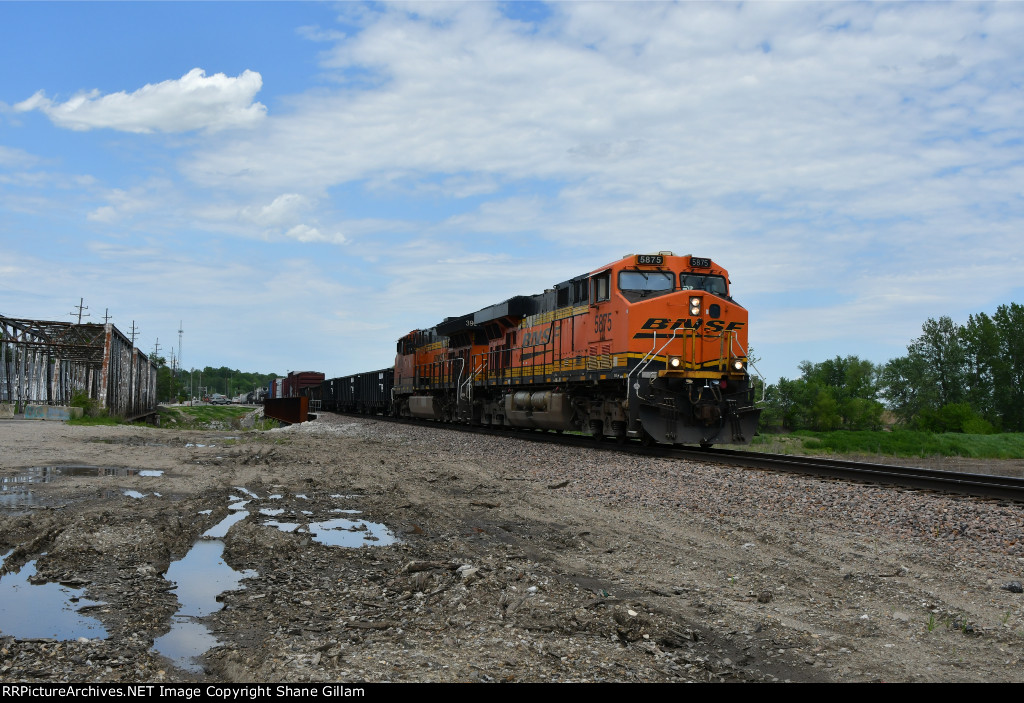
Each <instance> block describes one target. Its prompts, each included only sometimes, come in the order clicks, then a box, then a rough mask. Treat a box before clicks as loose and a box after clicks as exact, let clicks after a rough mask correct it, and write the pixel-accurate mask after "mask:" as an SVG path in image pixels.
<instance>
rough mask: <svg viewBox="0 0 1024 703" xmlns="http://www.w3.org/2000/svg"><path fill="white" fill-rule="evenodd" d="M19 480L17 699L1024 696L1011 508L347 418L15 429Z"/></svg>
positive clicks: (8, 531) (1021, 573) (1018, 550)
mask: <svg viewBox="0 0 1024 703" xmlns="http://www.w3.org/2000/svg"><path fill="white" fill-rule="evenodd" d="M73 466H77V467H100V468H79V469H72V468H69V467H73ZM45 467H63V468H62V469H55V470H54V469H51V470H47V469H46V468H45ZM990 468H991V467H990ZM993 470H998V467H994V468H993ZM0 479H3V480H4V483H3V488H4V490H3V493H2V494H0V556H2V558H3V568H2V573H3V576H2V578H0V680H2V681H4V682H13V681H32V682H57V681H70V682H117V681H129V682H155V681H177V682H189V681H198V682H234V681H242V682H326V681H340V682H358V681H371V682H372V681H487V682H490V681H513V682H514V681H567V682H576V681H622V682H668V681H801V682H802V681H1021V680H1024V668H1022V666H1021V663H1022V662H1021V659H1022V647H1021V645H1022V643H1024V594H1021V593H1018V592H1015V590H1016V588H1014V584H1015V583H1016V584H1018V586H1019V582H1021V581H1024V505H1019V504H1008V503H1003V502H998V501H992V500H979V499H970V498H957V497H949V496H943V495H936V494H929V493H923V492H916V491H909V490H896V489H889V488H880V487H873V486H867V485H860V484H853V483H840V482H830V481H823V480H817V479H812V478H804V477H798V476H789V475H784V474H777V473H771V472H764V471H758V470H750V469H739V468H729V467H721V466H711V465H702V464H699V463H693V462H684V461H669V460H649V459H637V458H633V457H629V456H626V455H621V454H616V453H610V452H598V451H594V450H590V449H578V448H559V447H552V446H549V445H540V444H535V443H530V442H528V441H524V440H521V439H518V438H516V437H514V436H510V437H508V438H487V437H484V438H481V437H477V436H468V435H464V434H457V433H452V432H448V431H445V430H443V429H439V428H434V427H429V426H423V427H409V426H396V425H392V424H388V423H384V422H380V421H377V420H373V419H352V418H342V417H337V416H333V415H323V416H322V417H321V418H320V419H318V420H316V421H313V422H309V423H305V424H302V425H296V426H292V427H289V428H285V429H280V430H272V431H269V432H242V431H238V430H230V429H225V430H210V431H198V432H197V431H174V430H167V429H158V428H149V427H136V426H119V427H70V426H66V425H63V424H60V423H49V422H24V421H0ZM19 579H20V580H19ZM197 580H198V581H199V582H205V583H207V585H208V586H210V585H211V584H212V586H215V587H212V586H211V587H210V588H206V589H205V590H206V591H209V592H208V593H197V592H194V590H199V591H202V590H203V589H193V587H192V585H190V584H192V583H193V582H195V581H197ZM55 583H62V584H64V586H63V591H62V593H64V595H65V596H66V597H68V598H70V599H71V603H72V606H69V609H68V610H67V611H62V612H65V614H66V617H65V619H70V620H74V619H75V618H79V619H83V618H84V619H88V620H89V621H90V622H91V623H93V624H91V625H89V624H84V623H83V622H78V623H71V624H70V625H71V634H70V635H66V634H65V635H61V634H59V633H58V632H57V627H58V626H57V625H52V626H50V625H48V626H45V627H44V629H43V630H42V631H33V630H32V629H31V627H30V626H29V625H31V623H30V624H29V625H24V624H22V623H19V622H18V621H17V620H16V618H14V616H13V614H12V613H10V612H9V611H10V609H9V608H8V609H6V610H5V609H4V607H3V604H4V603H6V602H11V600H10V596H9V595H8V594H9V592H13V590H17V591H18V592H19V593H26V592H27V593H29V594H30V597H37V595H36V594H41V593H42V590H43V589H45V588H47V584H49V587H51V588H53V589H57V587H56V586H55V585H54V584H55ZM5 589H6V590H5ZM12 589H13V590H12ZM33 589H40V590H39V591H38V592H37V591H34V590H33ZM57 590H60V589H57ZM38 598H40V599H41V598H42V596H41V595H38ZM40 602H42V601H41V600H40ZM82 603H86V605H85V606H84V607H83V606H82ZM75 608H80V609H81V611H82V612H79V613H76V612H75ZM67 624H68V623H63V622H62V623H60V626H62V627H63V626H64V625H67ZM46 627H49V629H46ZM75 627H77V628H78V629H77V630H76V629H75ZM90 628H91V629H90ZM51 630H52V631H51ZM196 643H198V644H196Z"/></svg>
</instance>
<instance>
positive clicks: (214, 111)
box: [14, 68, 267, 133]
mask: <svg viewBox="0 0 1024 703" xmlns="http://www.w3.org/2000/svg"><path fill="white" fill-rule="evenodd" d="M262 87H263V78H262V77H261V76H260V74H259V73H256V72H255V71H248V70H247V71H244V72H243V73H242V74H241V75H239V76H237V77H235V78H232V77H229V76H226V75H224V74H223V73H217V74H215V75H212V76H207V75H206V72H205V71H203V70H202V69H199V68H194V69H192V70H191V71H189V72H188V73H186V74H185V75H184V76H182V77H181V78H179V79H178V80H167V81H163V82H161V83H155V84H151V83H147V84H146V85H145V86H143V87H142V88H139V89H138V90H136V91H135V92H133V93H126V92H124V91H121V92H118V93H110V94H108V95H100V93H99V91H96V90H93V91H91V92H88V93H79V94H78V95H75V96H74V97H72V98H71V99H70V100H68V101H66V102H63V103H58V102H54V101H53V100H51V99H50V98H48V97H46V95H45V93H44V92H43V91H39V92H37V93H36V94H35V95H33V96H32V97H30V98H28V99H27V100H24V101H22V102H20V103H18V104H17V105H15V106H14V108H15V110H17V111H19V112H27V111H30V110H40V111H41V112H43V113H44V114H45V115H46V116H47V117H49V118H50V120H52V121H53V123H54V124H56V125H57V126H59V127H65V128H68V129H73V130H77V131H85V130H90V129H99V128H109V129H115V130H119V131H123V132H138V133H150V132H154V131H159V132H188V131H193V130H205V131H207V132H216V131H220V130H223V129H228V128H232V127H251V126H253V125H255V124H257V123H259V122H260V121H261V120H263V118H264V117H265V115H266V111H267V109H266V107H264V106H263V105H262V104H261V103H258V102H257V103H254V102H253V98H254V97H255V95H256V93H258V92H259V91H260V89H261V88H262Z"/></svg>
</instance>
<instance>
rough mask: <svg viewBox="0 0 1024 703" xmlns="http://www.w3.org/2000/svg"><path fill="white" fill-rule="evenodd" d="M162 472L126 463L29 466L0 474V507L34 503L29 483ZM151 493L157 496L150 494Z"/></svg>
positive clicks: (23, 506)
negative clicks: (133, 467)
mask: <svg viewBox="0 0 1024 703" xmlns="http://www.w3.org/2000/svg"><path fill="white" fill-rule="evenodd" d="M163 473H164V472H163V471H158V470H153V469H132V468H128V467H126V466H86V465H82V464H68V465H65V466H33V467H30V468H27V469H21V470H20V471H19V472H18V473H16V474H13V475H7V476H0V508H7V509H9V508H25V507H31V506H33V505H38V504H39V503H40V500H39V499H38V498H37V497H36V495H35V493H34V492H33V490H32V487H33V486H37V485H40V484H45V483H53V482H54V481H57V480H58V479H62V478H69V477H71V478H103V477H107V476H112V477H117V478H128V477H132V476H150V477H151V476H162V475H163ZM123 494H124V495H131V496H132V497H133V498H141V497H143V496H142V494H136V493H135V492H134V491H133V492H128V491H125V492H124V493H123ZM103 495H104V496H105V497H108V498H110V497H115V496H119V495H122V492H120V491H107V492H105V493H104V494H103ZM153 495H159V494H157V493H154V494H153Z"/></svg>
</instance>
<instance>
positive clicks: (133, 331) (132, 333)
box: [131, 320, 139, 346]
mask: <svg viewBox="0 0 1024 703" xmlns="http://www.w3.org/2000/svg"><path fill="white" fill-rule="evenodd" d="M131 336H132V346H135V338H136V337H138V336H139V329H138V328H137V327H136V326H135V320H132V331H131Z"/></svg>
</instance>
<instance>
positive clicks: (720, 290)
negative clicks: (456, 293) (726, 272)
mask: <svg viewBox="0 0 1024 703" xmlns="http://www.w3.org/2000/svg"><path fill="white" fill-rule="evenodd" d="M679 287H680V288H681V289H682V290H706V291H707V292H708V293H714V294H715V295H721V296H728V295H729V288H728V286H727V285H726V283H725V278H724V277H723V276H709V275H705V274H702V273H681V274H679Z"/></svg>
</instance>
